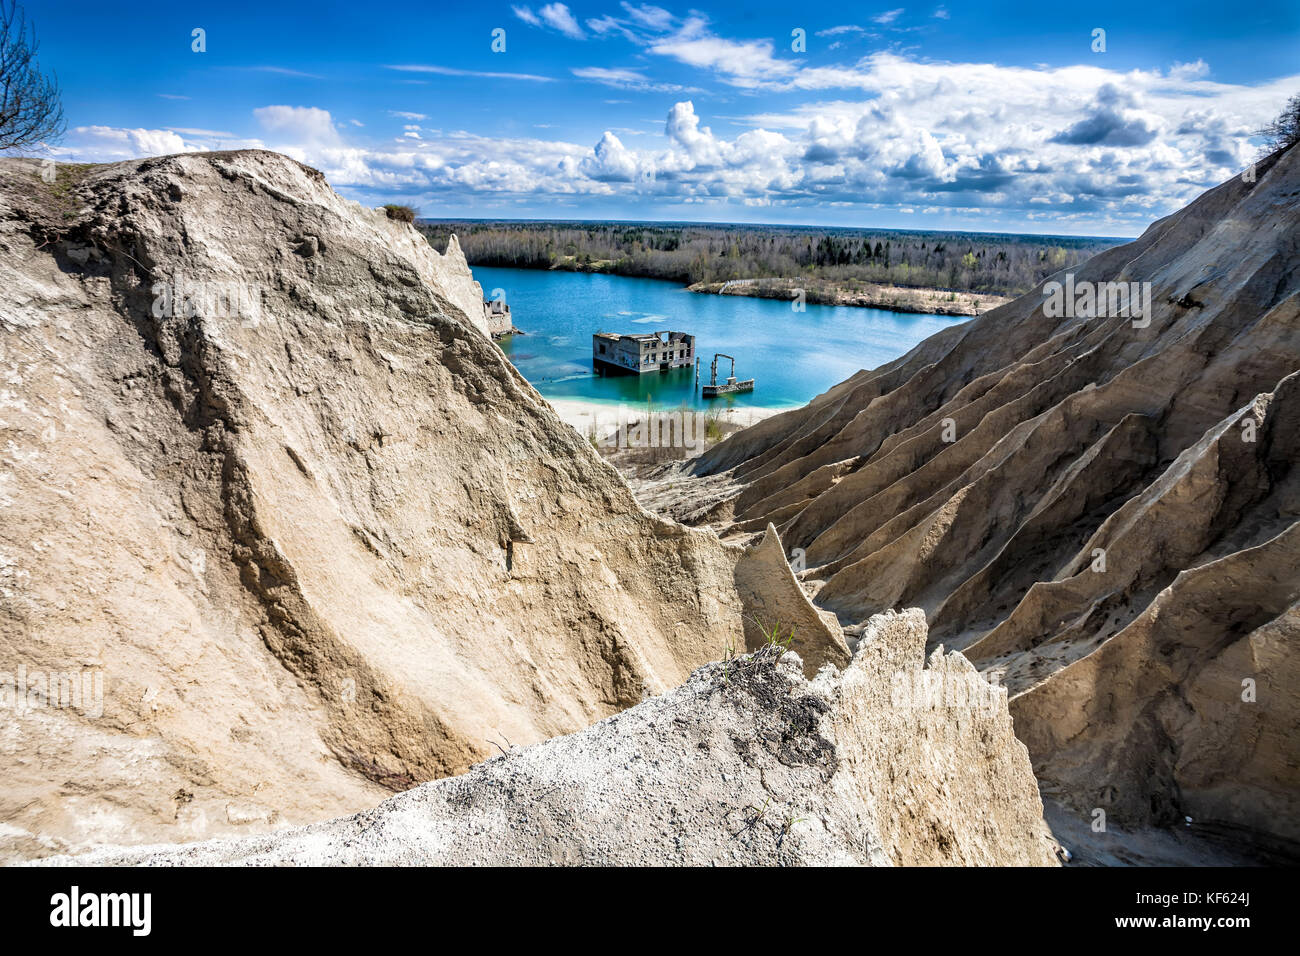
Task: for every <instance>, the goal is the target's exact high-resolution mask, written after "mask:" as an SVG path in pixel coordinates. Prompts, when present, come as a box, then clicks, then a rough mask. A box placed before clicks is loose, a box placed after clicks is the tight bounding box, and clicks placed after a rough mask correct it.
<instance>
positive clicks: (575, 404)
mask: <svg viewBox="0 0 1300 956" xmlns="http://www.w3.org/2000/svg"><path fill="white" fill-rule="evenodd" d="M546 401H547V402H549V403H550V406H551V407H552V408H554V409H555V411H556V414H558V415H559V416H560V418H562V419H563V420H564V421H565V422H567V423H568V424H570V425H572V426H573V427H574V428H576V429H577V430H578V433H579V434H581V435H582V436H584V437H586V436H587V435H588V434H589V432H590V429H591V426H592V425H593V424H594V425H596V426H597V428H605V427H608V428H609V429H614V428H617V427H618V425H619V423H620V422H626V421H629V420H635V419H636V418H638V417H639V416H640V415H642V414H643V413H644V412H645V408H644V407H643V406H641V405H627V404H614V403H611V402H590V401H584V400H582V399H578V398H555V399H550V398H548V399H546ZM676 410H677V409H675V408H669V407H665V408H656V409H655V411H656V412H672V411H676ZM789 410H790V409H789V408H756V407H753V406H749V405H746V406H736V407H733V408H726V409H723V411H722V413H721V414H722V418H723V420H724V421H725V422H727V423H729V424H733V425H738V426H740V427H742V428H743V427H748V426H749V425H753V424H755V423H757V422H761V421H762V420H763V419H765V418H771V417H772V416H773V415H779V414H780V413H781V412H785V411H789ZM693 411H706V410H705V409H693Z"/></svg>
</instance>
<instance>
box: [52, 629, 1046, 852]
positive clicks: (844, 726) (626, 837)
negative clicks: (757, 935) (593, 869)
mask: <svg viewBox="0 0 1300 956" xmlns="http://www.w3.org/2000/svg"><path fill="white" fill-rule="evenodd" d="M924 648H925V620H924V617H923V616H922V615H921V613H920V612H919V611H909V612H906V613H904V614H898V615H893V614H889V615H882V616H880V617H878V618H876V619H875V620H874V621H873V622H872V628H871V632H870V634H868V635H867V636H866V637H865V639H864V640H863V642H862V644H861V645H860V647H859V650H858V653H857V655H856V656H855V657H854V658H853V660H852V662H851V663H849V664H848V665H847V666H846V668H845V669H844V671H843V672H842V673H841V672H839V671H836V670H835V669H834V668H827V669H825V670H824V671H822V672H821V673H820V674H819V675H818V676H817V678H816V679H814V680H812V681H809V680H806V679H805V678H804V676H803V673H802V667H801V665H800V662H799V660H798V659H797V657H796V656H795V655H794V654H793V653H791V654H788V655H785V656H784V657H782V656H781V655H780V654H779V653H778V652H774V651H772V649H770V648H767V649H763V650H760V651H759V652H757V653H756V654H754V655H752V656H749V657H745V658H740V659H734V660H729V661H726V662H722V663H715V664H711V665H708V666H707V667H704V668H701V669H700V670H698V671H697V672H696V673H695V674H693V675H692V676H691V678H690V680H689V681H687V683H686V684H685V685H684V686H682V687H680V688H678V689H676V690H673V691H670V692H669V693H667V694H665V695H663V696H661V697H656V698H653V699H651V700H648V701H646V702H645V703H643V704H640V705H638V706H636V707H633V708H632V709H630V710H627V711H624V712H623V713H621V714H619V715H617V716H615V717H610V718H608V719H607V720H605V721H602V722H601V723H599V724H596V725H595V726H593V727H591V728H588V729H587V730H584V731H582V732H580V733H577V734H573V735H572V736H568V737H561V738H558V739H555V740H551V741H547V742H545V743H541V744H536V745H534V746H532V747H528V748H523V749H516V750H511V751H510V752H509V753H508V754H505V755H503V756H498V757H496V758H494V759H492V760H489V761H487V762H485V763H482V764H479V765H477V766H476V767H474V769H473V770H471V771H470V772H469V773H467V774H465V775H463V776H460V777H456V778H453V779H450V780H441V781H437V782H435V783H429V784H425V785H424V786H421V787H417V788H416V789H414V790H411V791H408V792H406V793H403V794H400V795H399V796H396V797H393V798H391V799H389V800H387V801H386V802H384V803H382V804H380V805H379V806H378V807H376V808H375V809H374V810H371V811H368V812H365V813H359V814H356V815H355V816H352V817H348V818H345V819H340V820H332V821H329V822H328V823H321V824H317V825H314V826H309V827H305V828H301V829H294V830H288V831H285V832H282V833H275V834H268V835H264V836H256V837H248V838H244V839H238V840H214V841H208V842H204V843H196V844H189V845H186V846H179V847H176V846H173V847H141V848H137V849H131V850H123V849H103V850H99V851H97V852H95V853H93V854H90V855H86V856H82V857H77V858H64V859H62V860H59V861H56V862H72V863H78V864H82V863H96V864H118V865H120V864H124V863H127V864H149V865H171V864H197V865H211V864H232V863H239V864H255V865H266V864H294V865H319V864H343V865H348V866H358V865H374V864H383V865H421V864H455V865H465V864H474V865H482V864H488V865H500V864H518V863H525V864H532V865H537V864H595V865H624V864H632V865H647V864H648V865H664V864H669V865H683V864H684V865H715V864H720V863H721V864H732V865H738V864H787V865H788V864H824V865H845V864H847V865H941V864H964V865H988V864H1012V865H1029V866H1045V865H1053V864H1055V863H1056V862H1057V856H1056V853H1057V844H1056V843H1055V841H1054V840H1052V839H1051V837H1050V834H1048V832H1047V830H1046V827H1045V825H1044V823H1043V819H1042V805H1041V803H1040V802H1039V798H1038V793H1037V791H1036V789H1035V786H1034V779H1033V775H1032V772H1031V771H1030V767H1029V759H1028V755H1027V754H1026V752H1025V749H1024V746H1023V745H1022V744H1021V743H1020V742H1019V741H1017V740H1016V738H1015V735H1014V733H1013V731H1012V727H1011V719H1010V717H1009V716H1008V714H1007V710H1006V692H1005V691H1003V690H1000V689H995V688H992V687H990V686H989V685H988V684H987V683H986V682H985V681H983V680H982V679H981V678H980V677H979V675H978V674H977V673H976V671H975V669H974V668H973V667H972V666H971V665H970V664H969V663H968V662H967V661H966V660H965V659H964V658H962V657H961V655H959V654H943V653H935V654H932V655H931V656H930V659H929V661H928V662H927V661H926V659H925V650H924Z"/></svg>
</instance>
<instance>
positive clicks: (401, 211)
mask: <svg viewBox="0 0 1300 956" xmlns="http://www.w3.org/2000/svg"><path fill="white" fill-rule="evenodd" d="M384 212H385V213H387V214H388V218H389V219H396V220H397V221H398V222H415V209H413V208H412V207H411V206H399V205H397V204H396V203H386V204H385V205H384Z"/></svg>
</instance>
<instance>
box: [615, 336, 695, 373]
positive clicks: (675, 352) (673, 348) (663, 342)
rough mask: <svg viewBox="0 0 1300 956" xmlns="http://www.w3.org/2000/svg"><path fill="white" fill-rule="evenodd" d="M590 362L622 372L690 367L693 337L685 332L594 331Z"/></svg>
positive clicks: (660, 370)
mask: <svg viewBox="0 0 1300 956" xmlns="http://www.w3.org/2000/svg"><path fill="white" fill-rule="evenodd" d="M591 362H592V365H594V366H595V367H596V369H597V370H598V371H603V372H613V373H616V374H620V373H621V374H625V375H640V374H641V373H642V372H667V371H668V370H669V369H674V368H689V367H690V366H691V365H693V364H694V363H695V336H693V335H689V334H688V333H686V332H642V333H638V334H633V335H620V334H618V333H617V332H597V333H595V334H594V335H593V336H592V337H591Z"/></svg>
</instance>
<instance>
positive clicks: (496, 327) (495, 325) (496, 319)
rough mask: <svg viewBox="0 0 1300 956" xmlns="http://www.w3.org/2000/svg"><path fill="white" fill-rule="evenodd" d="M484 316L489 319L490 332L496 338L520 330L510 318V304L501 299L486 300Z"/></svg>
mask: <svg viewBox="0 0 1300 956" xmlns="http://www.w3.org/2000/svg"><path fill="white" fill-rule="evenodd" d="M483 316H484V318H486V319H487V327H488V333H489V334H490V335H491V336H492V337H493V338H494V339H497V338H500V337H501V336H503V335H511V334H512V333H518V332H519V330H518V329H516V328H515V327H514V323H513V322H512V321H511V320H510V306H508V305H506V304H505V303H504V302H502V301H501V300H500V299H490V300H488V301H487V302H484V303H483Z"/></svg>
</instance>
